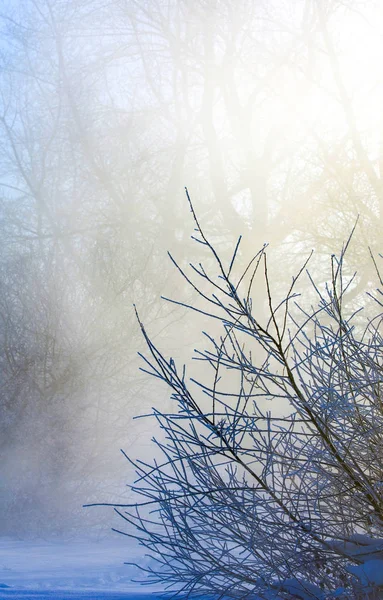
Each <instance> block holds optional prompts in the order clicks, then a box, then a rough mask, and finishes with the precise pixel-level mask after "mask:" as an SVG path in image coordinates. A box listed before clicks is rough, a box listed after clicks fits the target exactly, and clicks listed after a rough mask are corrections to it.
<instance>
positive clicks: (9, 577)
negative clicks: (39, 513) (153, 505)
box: [0, 535, 159, 600]
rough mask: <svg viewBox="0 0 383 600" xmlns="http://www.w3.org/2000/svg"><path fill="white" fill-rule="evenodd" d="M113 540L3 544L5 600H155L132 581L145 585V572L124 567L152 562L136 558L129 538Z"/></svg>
mask: <svg viewBox="0 0 383 600" xmlns="http://www.w3.org/2000/svg"><path fill="white" fill-rule="evenodd" d="M114 537H115V539H112V540H107V541H99V542H84V541H83V542H75V541H73V542H48V541H40V542H36V541H20V540H12V539H4V538H3V539H1V538H0V599H3V598H4V599H5V598H9V599H11V598H12V599H13V600H16V599H17V600H18V599H20V600H21V599H23V600H27V599H30V600H48V599H50V598H54V599H55V600H75V599H77V598H79V599H81V600H102V599H104V598H105V600H122V599H132V600H133V599H134V598H137V597H139V598H140V600H145V599H146V598H151V600H153V599H155V598H156V596H155V595H153V593H152V592H153V589H154V590H156V588H152V586H151V587H150V588H148V587H146V586H142V585H140V583H137V582H135V581H133V580H134V579H139V580H140V579H142V578H143V574H142V572H140V571H139V570H138V569H137V568H136V567H133V566H131V565H126V564H124V562H140V564H143V563H144V562H145V561H146V560H147V559H145V558H144V557H137V551H134V550H133V548H131V547H130V546H129V542H127V540H126V538H122V536H118V535H115V536H114ZM137 558H138V560H137ZM6 586H8V587H6ZM158 591H159V588H157V595H158Z"/></svg>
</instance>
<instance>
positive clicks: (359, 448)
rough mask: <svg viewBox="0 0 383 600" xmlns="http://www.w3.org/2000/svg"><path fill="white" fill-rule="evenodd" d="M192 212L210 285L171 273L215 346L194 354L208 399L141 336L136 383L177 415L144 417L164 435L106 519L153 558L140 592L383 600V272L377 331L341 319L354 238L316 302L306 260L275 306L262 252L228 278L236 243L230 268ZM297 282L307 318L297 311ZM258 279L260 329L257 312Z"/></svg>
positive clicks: (200, 275) (348, 317)
mask: <svg viewBox="0 0 383 600" xmlns="http://www.w3.org/2000/svg"><path fill="white" fill-rule="evenodd" d="M190 207H191V210H192V213H193V216H194V220H195V224H196V234H195V239H196V240H197V241H198V242H200V243H201V244H202V245H203V246H204V248H205V249H206V250H207V251H208V252H209V253H211V255H212V256H213V258H214V262H215V266H216V272H215V274H214V273H213V271H210V270H207V269H205V268H204V266H203V265H202V264H201V263H200V264H198V265H193V264H191V275H189V274H187V273H186V272H185V271H184V270H182V269H181V267H180V266H178V265H177V263H176V262H175V261H174V259H172V260H173V262H174V264H175V265H176V266H177V268H178V270H179V271H180V273H181V275H182V276H183V277H184V278H185V279H186V281H187V282H188V283H189V285H191V286H192V288H193V289H194V291H195V292H196V293H197V294H198V295H199V298H200V299H201V300H202V301H203V305H201V304H197V303H196V304H194V305H193V306H190V307H189V308H191V309H192V310H195V311H198V312H202V313H203V314H204V315H205V316H208V317H209V318H210V320H211V322H212V323H214V324H217V323H218V324H219V325H220V332H219V333H217V330H215V333H214V335H211V334H209V333H205V334H204V335H205V337H206V339H207V341H208V344H209V348H208V349H206V350H203V351H200V350H196V351H195V352H196V355H195V359H196V360H197V361H202V363H203V364H204V365H205V366H208V367H209V368H210V369H211V373H212V374H211V379H210V382H209V383H206V382H204V381H203V380H202V379H201V378H198V379H195V378H188V377H187V375H186V370H185V367H183V368H179V367H178V366H177V365H176V363H175V361H174V360H173V358H170V359H167V358H165V356H164V355H163V354H162V353H161V351H160V350H159V349H158V348H157V347H156V346H155V345H154V343H153V342H152V340H151V339H150V337H149V335H148V333H147V332H146V330H145V328H144V325H143V324H142V323H141V322H140V324H141V329H142V333H143V335H144V338H145V340H146V342H147V345H148V348H149V352H150V355H149V357H143V358H144V361H145V363H146V367H145V368H144V370H145V371H147V372H148V373H150V374H151V375H153V376H154V377H156V378H158V379H159V380H160V381H163V382H165V383H166V384H167V386H169V388H170V389H171V391H172V399H173V402H174V408H173V410H172V411H171V412H165V411H164V410H162V409H161V407H160V406H155V407H154V409H153V413H152V416H154V418H155V419H156V421H157V424H158V426H159V428H160V430H161V431H162V434H161V433H160V434H159V437H158V439H154V440H153V441H154V444H155V449H156V456H155V458H154V459H153V461H152V462H146V461H142V460H138V461H136V462H134V465H135V469H136V472H137V476H138V479H137V481H136V482H135V483H134V485H133V486H132V489H133V491H134V492H136V493H138V494H139V498H138V499H137V502H136V503H135V504H126V505H117V506H116V505H115V510H116V511H117V512H118V514H119V515H121V517H122V518H123V519H124V520H125V521H126V522H127V523H128V524H129V526H128V527H127V530H126V531H125V532H124V533H125V534H126V535H128V536H130V537H133V538H136V539H137V540H138V541H139V543H140V544H141V545H142V546H144V547H145V548H147V549H148V550H149V552H150V556H151V557H152V558H153V562H152V563H150V566H149V567H145V568H144V570H145V571H146V572H147V576H148V579H147V581H148V582H151V583H155V582H156V583H158V582H160V583H162V584H165V585H167V586H170V587H171V588H172V589H173V590H174V589H175V590H176V591H177V592H178V593H179V594H181V595H190V596H200V595H206V594H208V595H213V596H215V597H223V596H227V597H233V598H242V597H247V596H252V597H253V598H254V597H259V598H267V599H270V598H289V599H293V598H301V599H304V600H306V599H311V598H317V599H319V598H321V599H323V600H324V599H326V598H335V597H336V598H381V597H382V594H383V502H382V500H383V458H382V456H383V453H382V432H383V404H382V369H383V367H382V365H383V362H382V359H383V346H382V336H381V326H382V311H381V307H382V305H383V304H382V292H383V290H382V284H383V282H382V279H381V277H380V275H379V271H378V269H377V268H376V273H377V276H378V280H379V285H380V288H379V289H378V290H377V292H376V294H375V295H374V298H375V302H376V304H375V306H376V308H377V312H376V314H375V315H374V316H373V317H371V316H370V317H369V318H367V317H366V316H365V315H364V316H363V313H362V312H361V311H358V312H357V313H355V312H354V313H353V312H352V311H351V312H350V311H349V310H348V306H347V295H348V294H349V293H350V294H352V290H353V286H354V285H355V276H353V275H352V274H351V275H347V269H346V265H345V261H344V258H345V253H346V250H347V248H348V245H349V242H350V239H351V238H350V239H349V240H348V241H347V243H346V244H345V245H344V246H343V249H342V251H341V253H340V255H339V257H338V258H337V257H336V256H335V255H333V256H332V257H331V269H332V279H331V281H330V283H329V284H328V285H327V286H325V288H324V289H320V288H319V287H317V285H316V283H315V280H314V278H313V277H312V276H311V275H310V273H309V272H308V271H307V270H306V266H307V263H308V262H309V259H307V260H306V261H305V262H304V264H303V265H302V268H301V269H300V270H299V272H298V273H297V274H296V275H295V276H294V277H293V278H292V281H291V285H290V287H289V289H288V291H287V293H286V294H285V298H284V299H283V300H282V301H281V302H277V303H275V302H274V299H273V293H272V290H271V283H270V273H269V269H268V261H267V253H266V248H265V247H263V248H262V249H261V250H260V251H259V252H258V253H257V254H256V256H255V257H254V258H253V259H252V261H251V262H250V263H249V264H248V266H247V268H246V270H245V272H244V273H242V274H241V275H240V276H235V275H234V272H235V261H236V257H237V254H238V251H239V246H240V239H239V241H238V244H237V246H236V248H235V251H234V254H233V258H232V260H231V262H230V264H229V265H228V266H226V265H224V264H223V262H222V261H221V259H220V257H219V255H218V253H217V252H216V249H215V248H214V246H213V245H212V244H211V243H210V242H209V240H208V238H207V237H206V235H205V234H204V232H203V230H202V228H201V226H200V224H199V222H198V219H197V217H196V215H195V212H194V209H193V206H192V204H191V203H190ZM372 262H373V264H374V265H375V267H377V264H376V260H375V259H374V258H373V257H372ZM305 272H306V273H307V275H308V277H309V280H310V282H311V285H312V286H313V288H314V290H315V292H316V294H317V297H318V302H317V306H306V303H305V298H304V297H303V298H301V300H299V302H298V300H297V297H298V295H299V294H298V292H297V286H298V284H299V280H300V278H301V277H303V276H304V274H305ZM193 276H194V277H193ZM259 276H260V277H261V278H262V279H263V281H264V284H265V288H266V294H267V297H268V308H269V316H268V319H267V320H266V322H261V321H260V320H259V319H258V315H257V314H255V313H254V312H253V309H252V307H253V303H252V298H251V294H252V286H253V283H254V279H255V278H257V277H259ZM195 279H197V281H198V282H199V283H198V282H195ZM172 302H174V300H172ZM176 303H179V302H178V301H177V302H176ZM181 304H182V302H181ZM363 319H365V321H364V320H363ZM129 460H130V459H129ZM132 525H133V526H134V528H133V529H132V527H131V526H132Z"/></svg>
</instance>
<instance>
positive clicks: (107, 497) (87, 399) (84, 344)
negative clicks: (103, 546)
mask: <svg viewBox="0 0 383 600" xmlns="http://www.w3.org/2000/svg"><path fill="white" fill-rule="evenodd" d="M0 27H1V45H0V64H1V70H0V81H1V84H0V158H1V160H0V228H1V233H0V273H1V276H0V285H1V294H0V348H1V351H0V372H1V377H0V385H1V396H0V453H1V464H0V478H1V487H0V506H1V510H0V535H1V536H14V537H17V538H18V539H27V538H41V537H42V538H45V539H51V538H55V539H57V538H60V539H71V538H77V537H80V538H87V537H95V538H97V537H100V536H103V535H106V532H108V531H109V529H110V527H111V526H112V523H113V515H112V512H111V511H109V510H108V509H106V508H92V509H84V508H83V505H84V504H88V503H93V502H100V503H102V502H111V503H116V502H119V501H121V500H122V499H123V501H127V500H128V498H129V497H130V496H129V494H130V492H129V489H128V488H127V487H126V484H127V483H132V481H133V479H134V472H133V471H132V469H131V467H130V466H129V463H128V462H127V461H126V459H125V458H124V456H123V455H122V454H121V452H120V449H123V450H124V451H125V452H126V453H127V454H129V455H132V457H134V458H136V457H137V456H141V457H144V458H145V457H147V456H151V454H150V453H151V443H150V440H151V437H152V436H153V435H157V436H158V435H160V433H159V432H156V431H155V426H154V423H153V421H152V420H150V419H139V420H134V416H136V415H139V414H145V413H147V412H150V408H151V407H152V406H156V405H157V406H158V405H161V406H163V405H164V403H166V402H169V403H170V400H169V397H168V392H167V390H166V389H165V388H163V387H161V386H159V385H158V384H157V383H156V381H155V380H153V379H151V378H150V377H149V376H148V375H146V374H145V373H143V372H140V371H139V367H140V366H142V361H141V359H140V358H139V357H138V356H137V353H138V352H145V345H144V340H143V339H142V335H141V332H140V328H139V326H138V324H137V320H136V317H135V312H134V306H136V307H137V310H138V312H139V315H140V319H141V320H142V321H143V322H144V324H145V326H146V328H147V329H148V331H149V332H150V335H151V337H152V339H153V340H155V341H156V343H157V344H159V345H160V346H161V349H162V351H163V352H164V353H166V354H167V355H170V356H173V357H175V359H176V360H177V361H179V362H180V364H181V363H182V362H184V361H187V360H188V359H189V358H190V357H191V356H192V355H193V350H194V348H198V347H199V348H201V347H202V346H203V344H204V340H203V336H202V335H201V334H200V331H201V330H202V329H203V327H204V322H203V319H202V318H199V317H198V316H194V315H193V314H191V313H190V312H189V311H187V309H185V308H184V307H182V306H176V305H174V304H169V303H167V302H165V301H163V300H161V296H166V297H169V298H173V299H176V300H180V301H182V302H184V303H190V304H194V303H197V302H198V300H197V299H196V298H195V296H194V295H193V290H191V289H190V288H188V287H187V286H186V285H185V282H184V281H183V280H182V278H181V277H180V274H179V272H177V269H175V268H174V265H172V262H171V261H170V260H169V258H168V255H167V252H168V251H170V252H171V254H172V255H174V256H175V258H176V259H177V261H178V262H179V264H180V265H181V266H184V265H187V264H188V263H189V262H190V261H191V260H193V261H195V262H196V263H197V264H198V262H199V261H201V260H202V259H203V260H206V257H204V255H203V249H201V247H200V246H199V245H198V244H196V243H194V242H193V241H192V240H191V239H190V236H191V235H192V233H193V228H194V223H193V219H192V216H191V214H190V210H189V207H188V204H187V201H186V197H185V191H184V188H185V186H187V188H188V190H189V193H190V195H191V197H192V200H193V204H194V207H195V210H196V212H197V214H198V218H199V220H200V222H201V224H202V226H203V228H204V231H205V233H206V235H208V236H209V239H211V240H212V241H213V242H214V243H215V245H216V247H217V248H218V249H219V250H220V252H221V254H222V256H223V257H224V258H227V259H229V256H230V254H231V253H232V251H233V248H234V246H235V243H236V240H237V238H238V236H239V235H242V236H243V241H242V245H241V253H240V255H239V263H240V266H241V265H242V267H244V266H245V265H246V264H247V263H248V261H249V260H250V259H251V257H252V256H253V255H254V254H255V253H256V252H257V251H258V250H259V249H260V248H261V247H262V246H263V244H264V243H269V244H270V249H269V255H270V264H271V269H270V270H271V278H272V279H271V282H272V285H273V289H274V293H275V294H276V296H277V297H278V294H280V295H283V293H284V291H285V290H286V288H287V287H288V286H289V283H290V281H291V277H292V276H293V275H294V274H295V273H296V271H297V269H299V268H300V266H301V265H302V264H303V262H304V260H305V258H306V257H307V254H308V252H309V251H310V250H311V249H312V248H314V249H315V254H314V258H313V261H312V263H311V269H312V270H314V272H315V275H316V278H317V281H320V282H325V281H326V278H327V277H328V273H329V271H328V269H329V263H328V260H327V259H328V257H329V255H331V254H332V253H334V252H337V251H339V250H340V248H341V247H342V244H343V242H344V240H345V239H347V237H348V235H349V234H350V232H351V230H352V228H353V226H354V225H355V222H356V219H357V217H358V216H359V221H358V225H357V227H356V230H355V233H354V236H353V240H352V244H351V246H350V250H349V254H348V263H349V265H350V266H349V268H350V272H351V271H353V270H357V271H358V273H359V274H358V276H357V277H356V279H355V285H354V287H353V288H352V290H351V291H350V302H351V304H352V303H354V305H355V306H357V305H358V302H360V297H361V294H363V293H364V292H365V290H366V289H368V288H369V286H370V285H372V284H371V281H372V277H373V273H374V266H373V264H372V263H371V261H370V256H369V250H368V247H370V248H371V250H372V251H373V252H379V251H381V247H380V242H381V237H380V234H381V227H382V218H383V194H382V191H383V185H382V184H383V180H382V178H383V123H382V111H381V107H382V106H383V80H382V76H381V64H382V59H383V7H382V4H381V3H380V2H368V3H365V2H361V1H357V0H350V1H346V2H343V3H341V2H336V1H326V2H321V1H320V2H319V1H315V0H297V1H294V2H292V1H291V0H286V1H283V0H278V1H275V0H265V1H263V2H262V1H259V2H258V1H257V2H255V1H253V0H252V1H246V0H244V1H241V2H238V1H237V0H223V1H218V0H217V1H215V0H211V1H203V0H196V1H193V2H187V1H181V0H175V1H162V0H145V1H141V0H140V1H137V2H136V1H134V0H116V1H113V2H110V3H105V2H99V1H98V0H88V1H86V2H85V1H80V0H73V1H72V0H65V1H60V0H22V1H21V0H19V1H17V0H12V1H9V2H6V1H5V0H4V1H3V3H2V8H1V14H0ZM256 289H257V290H258V293H256V295H255V296H256V297H255V302H256V303H257V306H258V309H259V314H262V310H263V306H264V295H263V292H262V290H261V287H259V288H256ZM309 293H311V292H307V294H309ZM309 301H310V298H309V296H308V297H307V302H309ZM201 345H202V346H201ZM206 377H208V373H206Z"/></svg>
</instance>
